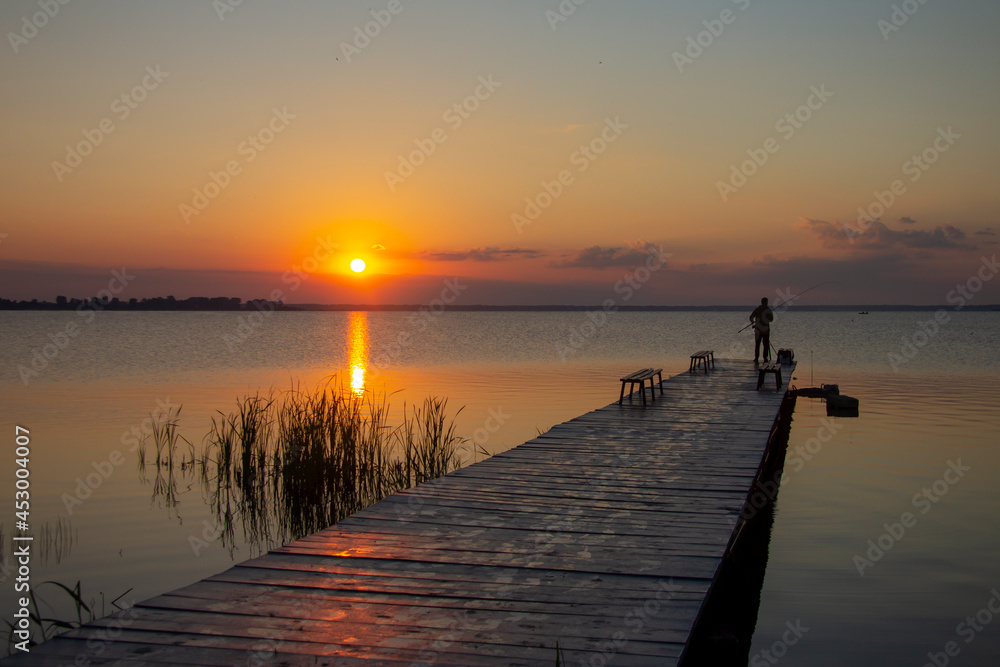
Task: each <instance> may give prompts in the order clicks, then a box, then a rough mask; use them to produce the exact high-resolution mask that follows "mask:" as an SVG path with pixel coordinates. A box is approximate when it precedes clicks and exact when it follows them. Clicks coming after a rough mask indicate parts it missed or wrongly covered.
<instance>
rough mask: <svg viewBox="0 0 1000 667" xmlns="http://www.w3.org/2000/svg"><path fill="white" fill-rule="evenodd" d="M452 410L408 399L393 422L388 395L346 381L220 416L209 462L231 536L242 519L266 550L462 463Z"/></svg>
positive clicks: (214, 501)
mask: <svg viewBox="0 0 1000 667" xmlns="http://www.w3.org/2000/svg"><path fill="white" fill-rule="evenodd" d="M446 407H447V401H446V400H442V399H436V398H429V399H427V400H426V401H424V404H423V406H422V407H421V408H414V409H412V410H407V408H406V406H404V410H403V414H404V416H403V424H402V425H401V426H398V427H396V428H391V427H390V426H389V424H388V413H389V406H388V402H387V399H386V396H385V394H373V393H371V392H364V393H358V392H355V391H353V390H352V389H350V388H349V387H345V386H344V385H342V384H338V383H337V381H336V378H331V379H330V380H328V381H327V382H325V383H324V384H321V385H320V386H318V387H317V388H315V389H313V390H311V391H310V390H303V389H301V388H300V387H298V386H295V387H293V388H292V389H291V390H289V391H287V392H282V393H280V394H278V393H275V392H274V391H273V390H272V391H271V392H269V393H268V394H267V395H261V394H257V395H254V396H246V397H244V398H242V399H240V400H238V401H237V406H236V410H235V411H234V412H231V413H229V414H222V413H220V416H219V418H218V419H214V420H213V422H212V429H211V431H210V433H209V435H208V437H207V443H206V450H205V455H204V457H203V458H202V459H201V462H200V464H201V477H202V482H203V485H204V487H205V489H206V491H207V492H208V496H209V502H210V505H211V507H212V509H213V511H214V512H215V515H216V519H217V521H218V522H219V526H220V529H221V533H222V538H223V542H224V543H226V542H228V544H229V545H230V547H232V545H233V543H234V540H233V537H234V536H235V527H236V525H237V523H238V524H240V525H241V526H242V530H243V533H244V536H245V538H246V541H247V542H249V543H250V544H253V545H255V546H257V547H261V548H263V547H266V546H269V545H270V544H273V543H275V542H285V541H289V540H293V539H297V538H299V537H302V536H304V535H307V534H309V533H312V532H315V531H316V530H319V529H321V528H326V527H327V526H330V525H332V524H334V523H337V522H338V521H340V520H341V519H344V518H346V517H348V516H350V515H351V514H353V513H355V512H357V511H359V510H361V509H364V508H365V507H368V506H369V505H372V504H373V503H376V502H378V501H379V500H381V499H382V498H384V497H386V496H388V495H390V494H392V493H394V492H396V491H399V490H402V489H406V488H409V487H410V486H413V485H414V484H418V483H420V482H424V481H426V480H428V479H432V478H434V477H439V476H441V475H444V474H446V473H448V472H450V471H451V470H454V469H456V468H458V467H459V466H460V465H461V456H460V453H459V448H460V446H461V444H462V443H463V442H464V439H463V438H460V437H459V436H458V435H457V434H456V433H455V424H454V420H453V419H449V417H448V415H447V410H446ZM459 412H460V411H459ZM456 415H457V413H456Z"/></svg>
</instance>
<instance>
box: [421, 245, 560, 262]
mask: <svg viewBox="0 0 1000 667" xmlns="http://www.w3.org/2000/svg"><path fill="white" fill-rule="evenodd" d="M544 254H545V253H543V252H542V251H540V250H532V249H530V248H472V249H470V250H448V251H441V252H430V251H428V252H422V253H419V257H421V258H422V259H427V260H430V261H432V262H464V261H467V260H468V261H473V262H500V261H509V260H512V259H535V258H537V257H542V256H543V255H544Z"/></svg>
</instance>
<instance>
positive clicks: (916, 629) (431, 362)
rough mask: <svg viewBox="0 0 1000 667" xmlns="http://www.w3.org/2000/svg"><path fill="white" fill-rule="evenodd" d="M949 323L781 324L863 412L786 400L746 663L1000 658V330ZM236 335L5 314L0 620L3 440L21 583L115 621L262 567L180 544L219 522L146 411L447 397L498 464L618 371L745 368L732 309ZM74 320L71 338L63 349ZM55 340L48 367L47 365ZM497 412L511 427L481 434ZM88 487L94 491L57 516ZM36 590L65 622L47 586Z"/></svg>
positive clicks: (975, 320)
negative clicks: (737, 363)
mask: <svg viewBox="0 0 1000 667" xmlns="http://www.w3.org/2000/svg"><path fill="white" fill-rule="evenodd" d="M946 314H947V316H948V317H947V321H945V322H943V323H940V324H937V325H932V324H928V321H929V320H931V319H933V313H877V312H876V313H871V314H870V315H859V314H854V313H801V312H795V311H794V310H792V311H788V312H785V313H779V314H778V317H777V319H776V323H775V325H774V336H773V342H774V344H775V346H776V347H790V348H793V349H794V350H795V354H796V359H797V361H798V362H799V365H798V369H797V372H796V378H797V379H795V380H793V384H796V385H798V386H809V385H811V384H819V383H827V382H833V383H837V384H839V385H840V387H841V391H842V392H843V393H846V394H849V395H852V396H855V397H857V398H859V399H860V400H861V410H860V417H859V418H857V419H845V418H836V419H834V420H833V422H832V423H831V422H829V421H828V418H827V417H826V412H825V404H824V403H823V402H822V401H816V400H809V399H799V401H798V405H797V407H796V410H795V415H794V422H793V426H792V431H791V436H790V442H789V453H788V459H787V461H786V466H785V472H786V476H785V479H784V483H783V484H782V489H781V493H780V496H779V497H778V501H777V503H776V508H775V522H774V528H773V533H772V539H771V543H770V552H769V553H770V555H769V562H768V566H767V573H766V577H765V581H764V587H763V591H762V595H761V598H762V601H761V607H760V612H759V617H758V622H757V631H756V634H755V636H754V646H753V649H752V651H751V664H752V665H770V664H775V663H774V661H775V660H779V659H780V663H781V664H782V665H810V666H813V665H916V666H920V665H924V664H926V663H930V657H929V656H928V654H929V653H930V654H938V653H942V652H944V651H945V650H946V648H948V643H949V642H954V644H953V645H952V646H951V647H950V648H951V650H952V653H953V654H954V653H956V651H957V655H954V656H953V657H950V658H948V660H949V664H953V665H962V666H971V665H982V666H987V665H988V666H993V665H996V664H1000V662H998V661H1000V614H998V613H994V612H993V611H991V610H990V604H991V597H993V596H994V595H995V596H996V598H995V599H994V600H993V602H992V608H993V609H994V610H1000V593H998V592H997V591H1000V530H998V528H997V526H998V520H997V517H998V516H1000V494H998V493H997V487H998V480H1000V450H998V448H997V444H996V443H997V442H998V441H1000V438H998V437H997V436H998V434H1000V390H998V387H997V371H998V370H1000V354H998V352H997V350H998V349H1000V313H961V312H953V311H948V312H947V313H946ZM241 317H245V316H241V315H237V314H234V313H101V314H99V315H98V316H97V317H95V318H94V319H93V321H89V322H88V321H86V320H85V319H84V318H81V317H79V316H77V315H76V314H75V313H73V312H52V313H31V312H15V313H10V312H5V313H3V314H2V318H0V340H2V341H3V346H2V349H0V373H2V375H3V380H4V382H3V396H2V401H0V404H2V406H3V410H2V413H0V419H2V422H3V425H2V427H3V433H6V434H7V436H6V437H7V438H8V443H7V444H8V447H7V451H8V455H7V456H5V457H4V460H3V463H2V464H0V468H2V473H0V479H3V480H6V482H4V483H3V484H2V485H0V507H3V508H6V509H5V510H4V513H3V516H2V518H0V524H2V527H3V531H4V537H3V539H4V541H5V543H6V544H5V546H4V551H5V554H7V559H6V560H5V562H4V565H5V566H6V568H7V569H5V570H4V574H2V575H0V578H3V579H4V582H3V584H2V586H0V614H2V616H0V618H2V619H4V620H7V619H10V618H11V614H12V610H13V608H14V607H13V604H14V602H13V599H14V593H13V586H12V581H11V578H10V577H9V576H7V574H8V573H9V572H10V569H9V568H10V558H9V551H10V546H9V545H10V535H11V534H12V532H13V529H14V521H15V518H14V511H13V500H14V499H13V492H14V488H13V479H14V472H13V468H14V463H13V455H12V454H11V452H12V451H13V449H14V435H13V434H14V427H15V425H20V426H23V427H26V428H28V429H29V430H30V433H31V483H32V506H31V516H30V523H31V526H32V532H33V533H34V534H35V535H36V542H35V547H36V554H35V561H34V564H33V581H34V582H35V584H36V585H37V584H39V583H40V582H44V581H50V580H51V581H59V582H62V583H65V584H67V585H74V584H75V583H76V582H77V581H80V582H81V585H82V589H83V593H84V597H85V598H87V599H92V600H93V601H94V603H95V606H96V608H97V609H98V610H100V608H101V607H102V604H103V605H104V608H105V610H107V611H110V601H111V600H112V599H114V598H117V597H118V596H120V595H122V594H123V593H126V591H128V593H127V594H126V595H125V597H124V598H123V599H125V600H129V601H133V600H134V601H139V600H143V599H145V598H148V597H151V596H153V595H156V594H159V593H162V592H164V591H168V590H171V589H174V588H178V587H180V586H183V585H186V584H189V583H191V582H193V581H196V580H198V579H201V578H204V577H206V576H209V575H212V574H215V573H217V572H220V571H222V570H224V569H226V568H227V567H229V566H230V565H231V564H232V563H233V562H234V560H235V561H240V560H244V559H246V558H249V557H251V556H254V555H256V554H257V553H258V551H259V547H254V546H253V545H248V544H245V543H242V542H240V540H239V539H237V542H236V544H233V545H228V546H229V547H231V548H227V545H224V544H223V543H222V541H221V540H214V539H211V540H209V541H210V544H209V545H208V546H207V547H205V548H199V549H195V548H193V547H192V544H193V543H194V544H198V543H199V540H200V539H202V538H203V537H204V536H205V535H206V534H207V535H208V536H209V537H212V530H211V528H213V523H212V513H211V511H210V510H209V507H208V504H207V498H206V497H205V494H204V493H203V491H202V487H201V485H200V484H199V483H198V481H197V479H196V478H195V476H193V475H186V476H185V475H178V477H177V479H175V480H174V482H175V484H176V496H174V497H173V499H172V500H171V499H165V498H164V496H163V495H162V494H158V493H156V492H155V491H157V489H155V488H154V487H155V484H154V483H153V481H152V480H149V479H147V480H146V481H145V482H144V481H143V479H142V476H141V475H140V473H139V470H138V467H137V454H136V452H135V451H132V447H131V445H132V443H133V442H134V441H133V440H131V438H130V431H131V430H132V429H133V428H139V429H141V428H142V425H143V422H144V420H146V419H148V418H149V417H150V414H151V413H154V414H155V413H156V411H157V410H158V409H159V408H160V406H163V405H174V406H183V408H182V413H181V419H180V430H181V433H182V434H183V435H184V436H185V437H186V438H188V439H189V440H190V441H191V442H193V443H195V444H200V443H201V442H202V440H203V438H204V436H205V434H206V433H207V432H208V429H209V427H210V425H211V419H212V416H213V415H215V414H216V411H217V410H230V409H231V408H232V407H233V406H235V400H236V398H237V397H238V396H240V395H244V394H247V393H250V394H253V393H256V392H257V391H258V390H265V391H266V390H267V389H268V388H269V387H272V386H273V387H277V388H279V389H284V388H287V387H289V386H291V384H292V383H293V382H298V383H300V384H301V385H303V386H311V385H313V384H315V383H317V382H319V381H321V380H322V379H323V378H324V377H326V376H329V375H330V374H332V373H339V377H340V378H341V379H342V380H343V381H344V382H347V383H349V384H351V385H354V386H356V387H358V388H361V387H363V388H365V389H384V390H385V391H386V392H389V393H392V392H395V393H393V394H392V396H391V397H390V403H391V405H392V408H393V418H392V420H391V421H392V422H393V423H395V421H396V420H397V419H398V415H399V413H400V411H401V409H402V406H403V403H404V402H407V403H409V404H413V403H414V402H421V401H422V400H423V398H424V397H425V396H441V397H447V398H448V399H449V407H450V408H451V411H452V412H453V413H454V412H455V411H456V410H457V409H458V408H459V407H462V406H464V409H463V411H462V412H461V414H460V415H459V416H458V419H457V423H458V426H459V432H460V434H461V435H463V436H465V437H467V438H469V439H470V440H471V441H474V442H475V444H476V445H477V446H478V447H481V448H482V449H483V450H485V451H487V452H491V453H495V452H498V451H502V450H504V449H507V448H509V447H512V446H515V445H517V444H520V443H521V442H524V441H525V440H527V439H529V438H531V437H533V436H534V435H535V434H536V433H537V432H538V431H544V430H546V429H547V428H549V427H550V426H552V425H553V424H556V423H559V422H562V421H565V420H567V419H570V418H572V417H574V416H576V415H578V414H581V413H583V412H585V411H588V410H592V409H594V408H597V407H600V406H603V405H606V404H607V403H610V402H612V401H614V400H616V399H617V396H618V390H619V383H618V382H617V378H618V377H619V375H620V374H622V373H625V372H629V371H632V370H635V369H636V368H640V367H643V366H648V365H653V364H656V365H658V366H662V367H663V368H664V369H665V373H669V374H675V373H678V372H682V371H685V370H686V369H687V364H688V359H687V355H689V354H690V353H691V352H692V351H694V350H697V349H701V348H704V347H712V348H714V349H715V350H716V355H717V356H720V357H738V358H750V357H752V355H753V351H752V347H751V346H752V336H751V334H750V333H749V332H743V333H742V334H737V333H736V332H737V330H738V329H740V327H742V326H743V324H744V323H745V318H746V314H741V313H619V314H616V315H613V316H611V317H610V318H609V319H607V321H596V322H595V321H593V320H592V319H591V318H588V316H587V315H586V314H585V313H444V314H441V315H436V316H432V317H428V318H423V319H414V318H413V317H412V315H411V314H410V313H278V314H273V315H270V316H269V317H267V318H266V319H264V320H263V321H262V322H260V323H259V326H253V325H252V326H250V327H249V328H248V327H247V326H244V327H243V328H242V329H240V325H241V319H240V318H241ZM68 323H76V324H78V325H79V331H78V333H77V335H75V336H74V337H72V338H65V339H64V338H61V337H60V336H59V335H58V334H59V332H63V331H65V328H66V325H67V324H68ZM52 337H54V338H55V339H56V340H57V341H59V342H60V343H61V344H63V347H62V348H61V349H59V348H57V347H56V346H55V344H54V343H53V344H52V346H51V347H49V348H48V349H47V350H45V349H44V348H45V346H46V345H48V344H50V343H52ZM36 350H37V351H38V352H39V353H41V352H43V351H44V352H47V353H48V354H49V356H50V357H52V358H51V359H50V360H48V361H47V365H45V367H42V361H41V358H40V357H36V358H35V365H36V368H38V369H39V370H37V374H35V375H33V376H30V377H29V378H28V379H29V382H28V384H27V385H26V384H25V383H24V382H23V381H22V378H21V372H19V370H18V367H19V366H24V367H26V368H28V367H31V364H32V358H33V354H34V351H36ZM53 353H54V354H53ZM890 355H894V356H890ZM491 415H492V416H493V417H494V418H495V417H496V415H501V416H502V418H501V420H502V422H503V423H502V424H501V426H500V428H499V429H496V430H495V431H494V432H492V433H491V432H488V431H487V430H486V428H485V427H486V425H487V423H488V420H490V419H491ZM494 423H496V422H495V421H494V420H491V421H489V424H490V425H492V424H494ZM824 427H825V428H826V429H827V430H821V429H823V428H824ZM831 434H832V437H831ZM476 456H478V457H479V458H481V455H477V454H475V453H474V452H472V451H471V450H470V451H469V452H468V453H467V455H466V460H473V459H474V458H475V457H476ZM95 473H96V474H97V475H99V476H100V482H99V484H97V485H96V488H95V489H93V490H90V493H89V495H87V497H86V498H84V499H83V500H82V502H79V503H77V502H71V503H67V499H68V498H72V497H73V496H74V495H86V494H85V493H80V494H78V493H77V487H78V486H79V484H80V482H81V481H82V480H86V479H87V477H88V475H91V480H96V479H98V478H97V477H94V476H93V475H92V474H95ZM925 489H926V491H925ZM922 494H923V495H922ZM905 513H909V514H905ZM907 517H908V518H907ZM904 520H905V521H904ZM904 522H905V523H906V524H907V525H903V524H904ZM897 524H898V525H897ZM869 541H871V542H869ZM196 552H197V553H196ZM130 589H131V590H130ZM39 593H40V594H41V595H42V597H43V598H45V599H48V600H51V601H52V603H53V605H54V606H56V607H64V604H65V600H64V599H63V596H61V594H60V593H59V591H58V590H56V589H55V587H51V586H50V587H48V590H46V587H45V586H43V587H42V588H40V589H39ZM789 624H790V625H792V626H796V627H798V628H799V629H800V630H799V634H801V635H802V636H801V638H800V639H797V640H796V641H795V643H794V644H790V643H788V642H786V639H788V638H795V637H796V635H793V634H789V633H788V632H787V630H788V627H789ZM805 628H808V630H804V629H805ZM944 657H945V656H944V655H943V653H942V654H941V655H939V656H937V659H938V660H939V664H944V663H943V662H940V660H943V659H944ZM930 664H933V663H930Z"/></svg>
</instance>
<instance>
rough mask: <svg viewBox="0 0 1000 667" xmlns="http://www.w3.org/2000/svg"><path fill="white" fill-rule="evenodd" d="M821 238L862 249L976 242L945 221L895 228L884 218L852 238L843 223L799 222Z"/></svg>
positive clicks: (828, 245) (832, 245)
mask: <svg viewBox="0 0 1000 667" xmlns="http://www.w3.org/2000/svg"><path fill="white" fill-rule="evenodd" d="M796 227H797V228H798V229H801V230H804V231H806V232H808V233H809V234H812V235H813V236H815V237H816V238H818V239H819V240H820V241H821V242H822V243H823V247H825V248H830V249H838V250H843V249H848V248H856V249H860V250H880V251H886V250H929V249H935V248H960V249H965V250H968V249H973V248H975V245H974V244H971V243H969V242H968V241H966V234H965V232H964V231H962V230H961V229H959V228H958V227H956V226H954V225H951V224H948V223H945V224H943V225H938V226H937V227H935V228H934V229H929V230H923V229H904V230H899V231H897V230H893V229H889V228H888V227H886V226H885V224H884V223H882V222H880V221H875V222H873V223H871V225H870V226H869V227H868V229H867V230H866V231H865V232H864V233H863V234H861V235H855V236H853V243H852V239H851V237H849V235H848V234H846V233H845V232H844V228H843V227H842V226H841V225H840V224H839V223H832V222H827V221H825V220H814V219H810V218H801V219H800V220H799V222H798V223H797V224H796Z"/></svg>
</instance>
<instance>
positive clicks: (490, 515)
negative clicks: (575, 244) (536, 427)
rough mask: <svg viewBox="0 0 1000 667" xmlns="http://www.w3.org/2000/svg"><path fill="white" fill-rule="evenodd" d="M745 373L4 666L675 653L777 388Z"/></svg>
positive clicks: (588, 419)
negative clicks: (758, 387)
mask: <svg viewBox="0 0 1000 667" xmlns="http://www.w3.org/2000/svg"><path fill="white" fill-rule="evenodd" d="M791 371H792V368H789V369H788V373H787V374H786V376H785V377H786V378H790V377H791V374H792V372H791ZM616 379H617V378H609V381H608V395H609V397H611V396H612V395H613V394H614V393H616V392H617V389H618V386H617V383H616ZM771 379H772V378H769V380H771ZM786 382H787V380H786ZM756 384H757V373H756V372H755V371H754V368H753V365H752V363H751V362H748V361H733V360H721V359H720V360H718V363H717V368H716V369H715V370H712V371H710V372H709V373H708V374H704V373H700V372H699V373H695V374H689V373H686V372H685V373H683V374H681V375H678V376H675V377H672V378H669V379H668V380H666V381H665V382H664V385H663V389H664V395H663V397H662V399H661V398H660V396H659V395H657V397H656V400H655V401H653V402H652V403H650V404H649V405H647V406H646V407H643V405H642V403H641V402H640V401H639V400H638V397H637V396H636V398H635V400H633V401H632V402H631V404H630V403H629V401H628V400H626V401H625V403H624V405H621V406H619V405H618V403H617V400H616V401H615V402H613V403H611V404H610V405H608V406H606V407H604V408H601V409H599V410H595V411H593V412H589V413H587V414H584V415H582V416H580V417H577V418H575V419H572V420H570V421H568V422H565V423H563V424H559V425H557V426H555V427H554V428H552V429H551V430H550V431H548V432H547V433H545V434H543V435H540V436H538V437H537V438H534V439H532V440H530V441H528V442H526V443H525V444H523V445H521V446H519V447H515V448H514V449H511V450H509V451H507V452H504V453H502V454H498V455H496V456H494V457H492V458H490V459H488V460H486V461H483V462H481V463H478V464H476V465H472V466H469V467H467V468H464V469H462V470H460V471H457V472H455V473H452V474H450V475H448V476H446V477H444V478H442V479H438V480H435V481H433V482H429V483H427V484H423V485H421V486H419V487H417V488H414V489H411V490H409V491H406V492H403V493H399V494H396V495H393V496H391V497H389V498H386V499H385V500H383V501H381V502H379V503H377V504H376V505H373V506H372V507H370V508H368V509H366V510H364V511H362V512H359V513H357V514H355V515H354V516H352V517H350V518H349V519H347V520H345V521H343V522H341V523H340V524H338V525H336V526H333V527H331V528H329V529H326V530H323V531H320V532H318V533H315V534H313V535H310V536H308V537H305V538H303V539H301V540H299V541H297V542H294V543H292V544H289V545H287V546H285V547H283V548H280V549H277V550H275V551H272V552H271V553H269V554H267V555H265V556H262V557H260V558H256V559H253V560H249V561H246V562H243V563H240V564H238V565H236V566H235V567H233V568H231V569H229V570H227V571H225V572H223V573H221V574H219V575H216V576H214V577H211V578H209V579H206V580H204V581H200V582H198V583H196V584H193V585H191V586H188V587H186V588H182V589H180V590H176V591H172V592H170V593H167V594H165V595H160V596H158V597H155V598H152V599H150V600H147V601H145V602H143V603H141V604H139V605H137V606H136V607H135V608H134V609H133V611H132V612H131V613H130V614H128V615H125V616H124V617H122V618H118V619H116V618H114V617H110V618H107V619H103V620H99V621H96V622H94V623H91V624H90V625H88V626H85V627H83V628H81V629H78V630H74V631H72V632H69V633H67V634H65V635H62V636H61V637H59V638H57V639H54V640H51V641H49V642H47V643H46V644H43V645H42V646H39V647H37V648H35V649H34V650H32V652H31V654H30V655H27V656H24V655H22V656H21V657H15V658H13V659H11V660H10V661H9V664H17V665H24V664H30V665H37V666H46V665H73V664H88V665H97V664H114V663H115V662H116V661H119V660H120V661H122V662H123V663H126V664H133V663H135V664H148V665H334V664H336V665H355V664H358V665H361V664H364V665H368V664H387V665H396V664H414V663H416V664H436V665H437V664H439V665H550V666H551V665H555V664H556V648H555V647H556V642H558V645H559V647H560V649H561V650H562V652H563V658H564V662H563V664H573V665H577V664H586V665H590V664H595V665H603V664H611V665H657V666H658V667H659V666H663V665H675V664H677V663H678V662H679V660H680V658H681V655H682V653H683V652H684V650H685V646H686V644H687V642H688V641H689V639H690V637H691V632H692V628H693V626H694V624H695V621H696V620H697V618H698V615H699V611H700V610H701V608H702V606H703V603H704V601H705V599H706V596H707V594H708V592H709V590H710V588H711V587H712V585H713V581H714V580H715V578H716V576H717V574H718V572H719V570H720V566H721V564H722V562H723V559H724V557H725V555H726V553H727V551H728V550H729V549H730V548H731V544H732V542H733V538H734V535H735V534H737V531H736V530H735V528H736V526H737V525H738V518H739V515H740V512H741V510H742V508H743V506H744V502H745V501H746V500H747V498H748V492H749V491H750V490H751V487H752V484H753V482H754V480H755V476H756V475H757V473H758V470H759V468H760V466H761V461H762V458H763V455H764V453H765V449H766V447H767V443H768V439H769V433H770V432H771V431H772V427H773V426H774V424H775V421H776V415H777V414H778V412H779V406H780V404H781V402H782V399H783V397H784V395H785V387H782V388H781V389H780V390H779V391H775V388H774V382H773V381H769V382H768V383H767V384H766V385H765V387H764V389H763V390H761V391H757V390H756ZM615 398H617V397H615ZM95 637H96V638H98V639H95ZM88 640H89V641H90V643H88ZM80 656H82V659H81V658H80ZM5 664H7V663H6V662H5Z"/></svg>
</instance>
